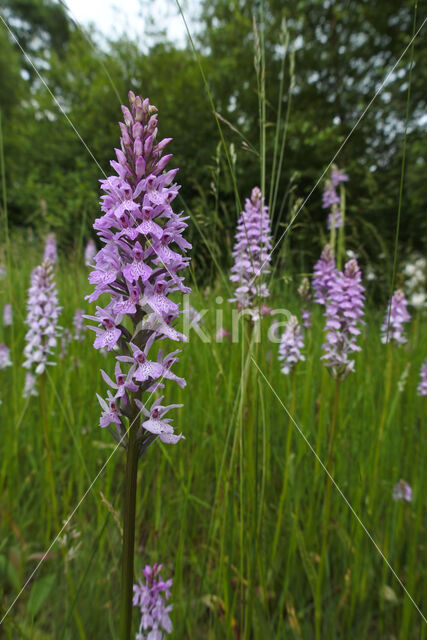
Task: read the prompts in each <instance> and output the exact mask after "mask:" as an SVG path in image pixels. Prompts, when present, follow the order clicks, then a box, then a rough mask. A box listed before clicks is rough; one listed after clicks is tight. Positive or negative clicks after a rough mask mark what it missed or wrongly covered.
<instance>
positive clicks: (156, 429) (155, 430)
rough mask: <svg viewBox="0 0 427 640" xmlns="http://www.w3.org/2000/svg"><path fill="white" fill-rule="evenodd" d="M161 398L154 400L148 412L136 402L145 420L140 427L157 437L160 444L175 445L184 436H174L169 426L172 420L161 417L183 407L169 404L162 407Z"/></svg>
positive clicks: (140, 403)
mask: <svg viewBox="0 0 427 640" xmlns="http://www.w3.org/2000/svg"><path fill="white" fill-rule="evenodd" d="M163 398H164V396H161V397H160V398H157V400H155V401H154V402H153V404H152V405H151V408H150V410H148V409H147V408H146V407H145V406H144V405H143V404H142V402H140V401H139V400H136V403H137V405H138V407H139V409H140V411H141V413H142V414H143V415H144V416H145V417H146V418H147V419H146V420H143V422H142V424H141V427H142V429H143V430H144V431H146V432H148V433H151V434H153V435H155V436H159V437H160V440H161V441H162V442H165V443H167V444H176V443H177V442H179V441H180V440H181V439H182V438H184V436H183V435H182V434H179V435H176V434H174V431H173V427H172V425H171V424H170V423H171V421H172V418H164V417H163V416H164V415H165V414H166V413H167V412H168V411H170V410H171V409H179V408H180V407H182V406H183V405H182V404H169V405H167V406H163V405H161V404H160V403H161V401H162V400H163Z"/></svg>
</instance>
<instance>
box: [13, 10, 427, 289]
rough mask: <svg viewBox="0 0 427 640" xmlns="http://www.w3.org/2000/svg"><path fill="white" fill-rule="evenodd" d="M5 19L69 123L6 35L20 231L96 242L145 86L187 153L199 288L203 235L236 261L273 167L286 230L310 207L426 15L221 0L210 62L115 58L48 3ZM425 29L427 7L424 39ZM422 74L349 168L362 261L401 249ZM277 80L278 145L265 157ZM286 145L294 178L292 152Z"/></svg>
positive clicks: (421, 207) (183, 158)
mask: <svg viewBox="0 0 427 640" xmlns="http://www.w3.org/2000/svg"><path fill="white" fill-rule="evenodd" d="M1 8H2V13H3V15H4V16H5V18H6V19H7V20H9V21H10V24H11V27H12V29H13V31H14V33H15V34H16V36H17V37H18V39H19V41H20V43H21V45H22V47H23V48H24V49H25V50H26V51H28V54H29V56H30V58H31V59H32V60H33V62H34V65H35V66H36V67H37V69H38V70H39V71H40V73H41V75H42V77H43V79H44V80H45V81H46V83H47V85H48V86H49V88H50V90H51V92H52V94H54V95H55V96H56V98H57V100H58V102H59V104H60V105H61V107H62V108H63V109H64V111H65V113H66V116H67V117H64V115H63V114H61V112H60V110H59V109H58V105H57V104H55V103H54V101H53V98H52V95H51V94H50V93H49V92H48V91H47V89H46V87H45V86H44V84H43V83H42V82H41V80H40V78H39V77H38V76H37V75H36V73H35V70H34V68H33V67H32V66H31V64H29V61H28V59H27V58H26V57H25V56H24V55H23V54H22V52H21V51H20V49H18V48H17V46H16V44H12V40H13V39H12V37H11V36H10V34H8V32H7V31H6V29H5V27H4V25H3V26H2V28H1V30H0V56H1V64H0V74H1V75H0V87H1V88H0V92H1V93H0V97H1V108H2V111H3V129H4V137H5V148H6V158H7V188H8V197H9V209H10V220H11V222H12V224H14V225H32V226H34V225H36V226H38V227H41V228H42V229H43V230H44V228H46V227H47V226H49V227H51V228H53V229H55V230H57V231H58V232H59V233H60V237H61V242H62V243H63V244H65V245H70V244H73V243H74V238H75V230H76V228H78V229H80V228H82V225H83V228H84V231H85V233H87V232H88V230H89V229H90V223H91V221H92V220H93V219H94V217H95V212H96V210H97V198H98V187H97V180H98V179H99V177H100V171H101V168H102V170H104V171H108V162H109V159H110V158H111V149H112V147H113V146H114V144H116V140H117V129H116V125H115V123H116V122H117V120H118V119H119V117H120V111H119V98H120V100H122V101H123V100H125V98H126V94H127V91H128V89H129V88H132V89H135V90H136V91H137V92H141V93H143V94H144V95H149V96H150V99H151V100H152V101H153V102H154V104H156V105H157V106H158V108H159V111H160V114H161V133H162V132H165V133H167V135H168V136H173V137H174V139H175V142H174V148H173V152H174V154H175V157H174V163H175V166H179V167H181V174H180V175H181V182H182V183H183V190H182V193H181V195H182V198H183V202H184V203H185V205H186V207H187V209H188V211H189V213H190V214H191V215H192V217H193V219H194V221H195V223H196V225H194V237H193V242H194V243H195V245H196V249H197V250H196V251H195V258H196V265H197V266H198V275H199V278H202V277H203V276H204V275H208V274H210V273H211V272H210V265H211V256H210V255H209V252H208V251H207V249H206V246H205V242H204V239H203V234H204V235H205V236H208V237H209V238H210V239H211V245H212V247H214V249H213V250H214V251H216V253H217V256H218V259H219V260H220V261H221V262H222V263H224V264H226V263H227V260H228V247H229V243H227V242H225V243H224V237H226V238H229V237H230V233H231V231H232V229H233V228H234V220H235V219H236V213H237V212H236V208H237V209H238V208H239V199H240V201H242V200H243V199H244V197H246V196H247V195H248V193H249V191H250V189H251V188H252V186H253V185H254V184H256V183H259V182H260V181H262V177H261V176H260V163H261V165H264V166H265V172H266V175H267V176H269V177H268V179H267V180H266V183H265V191H266V194H267V197H268V199H269V202H270V204H271V205H273V207H272V208H273V215H274V218H275V220H276V223H277V229H278V230H280V229H281V227H280V225H283V224H284V221H285V219H286V216H287V212H288V211H289V209H290V208H292V206H293V204H294V202H295V200H296V199H298V198H303V199H304V198H305V197H307V196H308V195H309V194H310V192H311V190H312V189H313V187H314V186H315V185H316V182H317V180H318V178H319V177H320V176H321V174H322V172H323V170H324V169H325V168H326V166H327V165H328V163H329V161H330V160H331V159H332V157H333V156H334V154H335V153H336V151H337V150H338V148H339V147H340V145H341V143H342V142H343V141H344V140H345V138H346V137H347V136H348V135H349V133H350V131H351V130H352V127H353V126H354V125H355V124H356V122H357V120H358V118H359V116H360V115H361V114H362V112H363V110H364V109H365V107H366V106H367V105H368V103H369V101H370V100H371V98H372V97H373V96H374V94H375V92H376V91H377V89H379V88H380V85H381V83H382V81H383V80H384V78H385V77H386V75H387V73H388V71H389V70H390V69H391V68H392V66H393V65H394V64H395V62H396V61H397V60H398V58H399V56H400V55H401V54H402V52H403V50H404V49H405V47H407V45H408V43H409V40H410V37H411V35H412V33H413V30H414V25H413V19H414V6H413V4H412V3H411V2H405V3H402V2H399V1H398V0H393V2H390V1H387V2H377V3H375V4H372V3H370V2H365V1H359V2H357V3H353V4H352V5H349V4H348V3H346V2H335V3H333V4H331V3H329V2H324V1H320V0H304V1H301V2H297V3H294V2H285V3H283V2H275V1H274V0H270V1H269V2H249V1H241V2H237V1H236V2H229V0H216V1H215V2H211V1H209V2H206V3H204V5H203V10H202V14H201V21H202V22H201V28H200V30H199V32H198V36H197V38H196V39H195V40H194V46H195V49H196V51H197V56H198V60H197V59H195V57H194V54H193V53H194V52H193V50H192V48H191V44H190V43H189V44H188V47H187V48H186V49H182V50H181V49H177V48H176V46H174V45H173V44H171V43H166V42H165V41H164V39H163V40H162V41H161V40H159V41H156V42H153V41H152V40H151V41H150V42H151V45H150V48H149V50H147V43H146V41H145V40H144V43H143V44H144V47H141V46H140V44H139V43H138V42H132V41H129V40H125V39H121V40H119V41H111V42H108V43H105V44H104V47H103V49H102V50H101V49H99V47H96V46H95V45H94V44H93V36H94V34H90V35H89V36H88V35H87V34H86V33H82V32H81V31H80V30H79V29H78V28H77V27H76V26H75V25H73V24H71V23H69V22H67V17H66V14H65V11H64V10H63V9H62V8H61V5H59V4H56V3H55V4H54V3H51V2H48V1H47V0H25V1H24V0H23V1H22V2H21V1H20V2H18V1H16V0H14V1H12V0H8V1H6V0H4V1H3V2H2V4H1ZM425 17H426V16H425V6H422V5H421V6H420V8H419V9H418V13H417V16H416V24H415V28H418V27H419V26H420V25H421V23H422V20H423V19H424V18H425ZM253 19H255V21H256V25H257V28H256V31H257V35H256V36H255V35H254V28H253ZM425 42H426V41H425V38H423V37H422V34H421V36H419V37H418V38H417V40H416V43H415V48H414V51H413V73H412V78H411V92H412V99H411V101H410V105H409V106H410V108H409V127H408V137H407V152H406V157H407V164H406V167H407V171H406V178H405V189H404V194H403V208H402V219H403V221H404V224H402V228H401V236H400V237H401V241H402V246H404V247H405V248H406V249H408V250H409V249H411V248H416V249H418V250H419V249H421V248H422V246H423V242H424V241H425V239H426V230H427V228H426V222H425V221H426V216H425V211H426V208H427V196H426V190H425V189H424V180H425V172H426V164H425V157H426V148H427V137H426V129H425V119H423V117H422V116H423V115H424V114H425V109H426V95H427V93H426V91H425V88H426V73H427V72H426V69H427V65H426V64H425V63H426V58H427V47H426V44H425ZM12 46H13V48H14V52H13V51H12V50H11V49H12ZM292 52H293V53H292ZM254 57H255V58H256V59H257V61H256V64H254ZM19 60H20V62H19ZM410 60H411V49H409V50H408V51H407V52H406V54H405V56H404V57H403V59H402V60H401V62H400V63H399V65H398V66H397V68H396V70H395V72H394V73H393V74H392V76H391V77H390V78H389V81H388V83H387V86H386V87H385V88H384V90H383V91H382V92H381V93H380V95H379V96H378V98H377V99H376V100H375V102H374V103H373V105H372V107H371V108H370V109H369V110H368V112H367V114H366V116H365V117H364V118H363V119H362V120H361V122H360V123H359V124H358V125H357V127H356V129H355V131H354V133H352V135H351V137H350V139H349V141H348V143H347V144H346V145H345V147H344V148H343V150H342V152H341V153H340V154H339V156H338V158H337V162H338V163H339V164H341V165H345V167H346V169H347V171H348V172H349V174H350V178H351V181H350V184H349V194H348V208H349V216H348V220H349V225H350V227H351V233H352V244H353V246H352V248H354V249H356V251H358V252H361V251H364V250H365V251H367V252H368V254H369V255H370V257H371V258H375V257H376V256H377V255H378V253H380V252H381V251H383V249H384V248H383V247H382V246H380V244H381V243H380V241H381V239H382V240H383V241H384V242H385V244H386V248H387V247H390V246H391V243H392V241H393V238H394V232H395V219H396V210H397V204H396V203H397V200H398V194H399V178H400V170H401V154H402V148H403V131H404V121H405V109H406V100H407V87H408V80H409V67H410ZM9 61H10V63H9ZM257 65H258V71H259V73H258V74H257V72H256V66H257ZM263 67H265V96H264V94H263V96H262V97H263V98H264V97H265V104H266V108H265V113H264V114H263V118H262V120H261V129H262V130H264V131H265V144H264V145H263V146H261V147H260V144H259V139H260V124H259V123H260V119H259V116H260V112H259V100H258V98H259V92H260V91H262V86H261V85H260V75H261V74H262V69H263ZM201 70H202V71H203V72H204V75H205V78H206V81H207V85H205V83H204V81H203V78H202V75H201V73H200V71H201ZM207 88H209V91H210V94H211V98H212V100H213V105H214V109H215V110H216V112H217V113H218V114H219V115H220V116H221V117H222V118H225V119H226V120H227V121H228V122H229V123H230V126H229V125H227V124H226V123H225V122H224V120H219V121H218V122H216V121H215V116H214V113H213V111H212V103H210V101H209V96H208V94H207ZM68 119H69V120H68ZM70 121H71V122H72V124H73V125H74V127H75V128H76V130H77V131H78V132H79V134H80V136H81V138H82V140H83V141H84V142H85V144H86V145H87V147H88V148H89V150H90V151H89V150H88V149H87V148H85V146H84V145H83V144H82V140H79V138H78V137H77V135H76V133H75V131H74V130H73V128H72V127H71V126H70ZM218 125H220V127H221V129H222V133H220V131H219V128H218ZM285 132H286V144H285V147H284V153H283V162H282V163H281V164H280V166H279V164H278V162H277V158H278V152H277V147H278V145H279V144H281V136H282V134H283V133H285ZM242 137H243V138H244V139H245V141H246V142H247V144H248V145H249V146H248V147H246V148H243V147H242V144H241V143H242V139H243V138H242ZM231 144H232V145H233V147H232V148H230V145H231ZM275 149H276V151H275ZM275 157H276V160H275ZM275 162H276V164H275ZM97 163H99V164H98V166H97ZM233 163H234V171H235V176H236V180H235V185H234V186H236V185H238V190H239V194H240V198H239V199H237V200H236V198H235V189H234V188H233V179H232V177H231V174H230V165H231V164H233ZM273 169H274V175H273ZM274 184H276V185H277V188H273V185H274ZM321 188H322V183H321V184H320V185H319V186H318V187H317V188H315V190H314V192H313V194H312V195H311V196H310V199H309V200H308V202H307V204H306V205H305V206H304V208H303V211H302V212H301V214H300V215H299V216H298V220H297V225H298V234H297V236H296V237H295V242H293V244H292V247H293V248H294V249H298V256H300V258H301V256H305V255H306V254H307V252H308V254H310V255H316V254H317V253H318V250H319V241H318V238H319V237H320V233H319V234H317V233H316V234H313V225H315V226H316V227H317V228H318V230H319V232H320V231H321V230H322V229H323V228H324V227H323V223H324V213H323V211H322V210H321V208H320V194H321ZM304 259H305V258H304Z"/></svg>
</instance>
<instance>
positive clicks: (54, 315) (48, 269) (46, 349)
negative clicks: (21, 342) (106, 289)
mask: <svg viewBox="0 0 427 640" xmlns="http://www.w3.org/2000/svg"><path fill="white" fill-rule="evenodd" d="M60 312H61V307H60V306H59V304H58V292H57V289H56V285H55V281H54V279H53V272H52V265H51V263H50V261H49V260H45V261H44V262H43V264H42V265H41V266H39V267H36V268H35V269H34V271H33V272H32V274H31V286H30V288H29V290H28V302H27V319H26V324H27V325H28V327H29V328H28V331H27V333H26V336H25V339H26V341H27V344H26V346H25V348H24V355H25V361H24V367H25V368H26V369H29V370H31V369H32V367H33V366H34V373H35V374H36V375H39V374H41V373H43V372H44V371H45V369H46V366H47V365H53V364H55V363H54V362H52V361H50V360H49V358H50V356H51V355H52V351H53V349H54V348H55V347H56V344H57V340H58V337H59V335H60V328H59V326H58V318H59V314H60Z"/></svg>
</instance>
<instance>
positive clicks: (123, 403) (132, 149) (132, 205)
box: [85, 92, 191, 454]
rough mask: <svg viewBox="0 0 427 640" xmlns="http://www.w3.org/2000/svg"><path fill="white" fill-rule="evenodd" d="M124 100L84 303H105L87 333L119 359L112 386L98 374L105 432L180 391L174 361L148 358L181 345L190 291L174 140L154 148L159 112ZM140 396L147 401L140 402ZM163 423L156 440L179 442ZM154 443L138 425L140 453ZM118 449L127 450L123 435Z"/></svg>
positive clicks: (150, 433)
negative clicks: (180, 322)
mask: <svg viewBox="0 0 427 640" xmlns="http://www.w3.org/2000/svg"><path fill="white" fill-rule="evenodd" d="M129 100H130V108H128V107H122V111H123V116H124V123H120V130H121V139H120V148H119V149H116V150H115V151H116V160H113V161H112V162H111V166H112V168H113V169H114V171H115V172H116V175H112V176H110V177H108V178H106V179H105V180H101V188H102V190H103V195H102V196H101V211H102V215H101V216H100V217H99V218H98V219H97V220H95V222H94V225H93V226H94V229H95V230H96V232H97V235H98V237H99V241H100V244H101V249H100V250H99V251H98V252H97V253H96V255H94V256H93V257H92V258H91V261H90V262H91V266H92V270H91V273H90V274H89V282H90V283H91V284H92V285H94V290H93V292H92V293H91V294H90V295H89V296H88V299H89V301H90V302H93V301H95V300H100V299H103V300H107V303H106V304H105V305H104V306H97V309H96V313H95V314H94V315H88V316H85V317H86V318H88V319H89V320H92V321H94V322H95V323H96V324H95V326H93V325H91V326H90V327H89V328H90V329H92V330H93V331H94V332H95V334H96V337H95V342H94V347H95V348H96V349H105V350H106V351H107V352H109V351H113V352H114V353H115V359H116V368H115V380H114V378H111V377H110V376H109V375H108V374H107V373H106V372H102V375H103V378H104V380H105V381H106V382H107V384H108V385H109V386H110V388H111V389H112V390H113V391H114V396H111V398H110V399H107V400H104V401H103V402H104V404H105V406H104V405H103V406H102V408H103V414H102V418H101V420H102V426H107V421H108V420H110V423H109V424H111V423H114V424H116V425H119V422H120V423H121V424H125V423H123V422H122V419H123V417H126V418H132V420H133V421H134V420H135V415H137V414H138V412H139V411H141V410H142V407H144V410H146V411H150V408H149V407H148V408H147V405H148V403H149V400H150V398H151V394H152V393H153V391H155V390H156V389H159V388H163V387H164V384H162V380H163V379H166V380H174V381H175V382H177V383H178V384H180V385H181V386H184V384H185V381H183V379H182V378H179V377H178V376H176V375H175V374H173V373H172V371H171V369H170V366H171V365H172V364H174V363H175V362H176V361H177V359H176V358H175V355H174V356H173V362H172V360H171V359H169V360H166V359H163V355H162V354H161V351H159V350H157V351H156V353H155V354H153V350H154V349H155V345H156V343H157V341H158V340H163V339H165V338H169V339H172V340H176V341H181V340H185V337H184V336H183V335H182V334H181V333H180V332H178V331H177V330H176V329H175V328H174V326H173V324H174V322H175V321H176V319H177V318H178V317H179V315H180V313H181V308H180V304H179V303H178V302H177V301H176V300H173V299H172V296H173V295H174V294H175V293H177V292H178V293H189V292H190V289H189V288H188V287H187V286H185V284H184V278H183V276H182V275H181V272H182V271H183V270H184V269H185V268H186V267H187V266H188V264H189V260H190V258H189V257H188V256H187V255H186V253H187V251H188V250H189V249H190V248H191V245H190V243H189V242H188V241H187V240H186V239H185V238H184V236H183V234H184V232H185V230H186V228H187V223H186V218H185V217H184V215H183V212H180V213H175V212H174V210H173V208H172V205H173V201H174V200H175V198H176V197H177V195H178V192H179V188H180V186H179V185H178V184H177V183H176V182H174V179H175V176H176V174H177V171H178V169H172V170H169V171H168V170H166V167H167V165H168V163H169V162H170V160H171V158H172V155H171V154H166V155H164V151H165V148H166V146H167V145H168V144H169V142H170V141H171V139H169V138H165V139H164V140H161V141H160V142H158V141H157V109H156V107H154V106H152V105H150V103H149V101H148V99H145V100H143V99H142V98H140V97H139V96H135V95H134V94H133V93H132V92H130V93H129ZM101 296H104V297H103V298H101ZM176 353H178V352H174V354H176ZM165 360H166V361H165ZM122 367H123V368H122ZM144 393H147V394H149V395H148V396H147V399H146V400H145V399H144V402H141V399H142V398H144V396H143V394H144ZM153 406H155V405H153ZM144 415H145V414H144ZM146 417H147V416H146ZM165 420H166V422H165V424H166V423H167V424H168V425H169V427H168V428H167V429H166V427H165V430H164V431H159V433H158V434H156V435H155V437H157V436H159V437H161V439H163V441H164V442H166V441H168V442H175V441H176V442H177V441H178V440H179V439H180V436H174V435H173V427H172V425H171V424H170V422H171V421H170V419H165ZM144 423H147V425H148V427H149V426H150V424H151V423H150V422H147V421H146V420H145V421H144ZM127 424H128V423H126V425H127ZM166 434H167V437H168V439H167V438H166ZM115 435H117V434H115ZM153 436H154V432H153V431H152V430H150V429H149V428H146V427H145V426H144V424H143V426H142V427H141V428H140V430H139V432H138V439H139V444H138V450H139V453H140V454H142V453H143V451H144V450H145V448H146V447H145V445H147V443H151V441H152V439H153ZM123 444H124V446H127V440H126V434H125V437H124V438H123ZM147 446H148V445H147Z"/></svg>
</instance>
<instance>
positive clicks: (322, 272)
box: [312, 244, 337, 305]
mask: <svg viewBox="0 0 427 640" xmlns="http://www.w3.org/2000/svg"><path fill="white" fill-rule="evenodd" d="M336 274H337V267H336V264H335V258H334V252H333V251H332V248H331V246H330V245H329V244H327V245H326V246H325V248H324V249H323V251H322V253H321V256H320V259H319V260H318V261H317V262H316V264H315V266H314V271H313V282H312V286H313V290H314V301H315V302H317V303H318V304H323V305H326V303H327V301H328V298H329V292H330V288H331V285H332V282H333V281H334V279H335V276H336Z"/></svg>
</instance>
